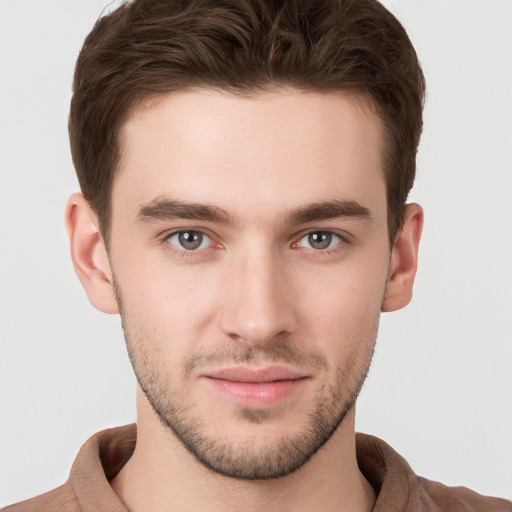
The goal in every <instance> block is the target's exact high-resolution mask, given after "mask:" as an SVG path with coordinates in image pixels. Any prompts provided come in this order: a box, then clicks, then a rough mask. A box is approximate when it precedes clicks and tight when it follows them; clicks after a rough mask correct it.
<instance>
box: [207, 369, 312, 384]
mask: <svg viewBox="0 0 512 512" xmlns="http://www.w3.org/2000/svg"><path fill="white" fill-rule="evenodd" d="M204 376H205V377H209V378H211V379H220V380H229V381H232V382H247V383H259V382H261V383H265V382H275V381H279V380H297V379H303V378H305V377H307V375H306V374H305V373H301V372H298V371H296V370H293V369H291V368H287V367H285V366H267V367H266V368H249V367H247V366H237V367H233V368H223V369H221V370H215V371H211V372H207V373H205V375H204Z"/></svg>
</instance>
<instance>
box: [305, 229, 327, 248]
mask: <svg viewBox="0 0 512 512" xmlns="http://www.w3.org/2000/svg"><path fill="white" fill-rule="evenodd" d="M308 238H309V244H310V245H311V247H313V248H314V249H327V247H329V245H331V241H332V235H331V234H330V233H326V232H323V231H320V232H318V233H311V234H310V235H309V237H308Z"/></svg>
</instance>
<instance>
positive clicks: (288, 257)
mask: <svg viewBox="0 0 512 512" xmlns="http://www.w3.org/2000/svg"><path fill="white" fill-rule="evenodd" d="M123 143H124V154H123V158H122V162H121V168H120V173H119V176H118V177H117V178H116V182H115V184H114V187H113V197H112V208H113V214H112V232H111V235H112V236H111V240H112V242H111V247H110V263H111V267H112V272H113V275H114V280H115V287H116V292H117V298H118V302H119V305H120V310H121V315H122V320H123V327H124V330H125V335H126V340H127V344H128V349H129V353H130V356H131V359H132V362H133V365H134V368H135V372H136V374H137V377H138V380H139V384H140V387H141V388H142V390H143V392H144V394H145V396H146V398H147V400H148V401H149V403H150V404H151V406H152V407H153V409H154V410H155V411H156V413H157V414H158V416H159V417H160V419H161V421H162V423H163V424H164V425H165V426H166V427H167V428H169V429H170V430H171V431H172V432H173V434H174V435H175V436H176V437H177V438H178V439H179V440H180V441H181V442H182V443H183V444H184V445H185V446H186V447H187V448H188V450H189V451H190V452H191V453H193V454H194V455H195V457H196V458H197V459H198V460H199V461H201V462H202V463H203V464H204V465H205V466H207V467H209V468H211V469H213V470H215V471H216V472H218V473H221V474H224V475H228V476H232V477H237V478H247V479H262V478H275V477H279V476H283V475H286V474H288V473H290V472H291V471H294V470H295V469H297V468H298V467H300V466H301V465H303V464H304V463H305V462H306V461H307V460H308V459H309V458H310V457H311V456H312V455H313V454H314V453H315V452H316V451H317V450H318V449H319V448H320V447H321V446H322V445H323V444H325V443H326V442H327V441H328V440H329V438H330V437H331V436H332V435H333V433H334V432H335V430H336V428H337V427H338V426H339V424H340V422H342V421H343V419H344V417H345V415H346V413H347V411H349V410H350V409H351V407H352V406H353V404H354V401H355V399H356V397H357V394H358V392H359V390H360V388H361V386H362V383H363V381H364V379H365V376H366V373H367V371H368V367H369V364H370V360H371V356H372V353H373V347H374V343H375V338H376V333H377V327H378V319H379V314H380V311H381V306H382V300H383V296H384V293H385V289H386V281H387V278H388V267H389V261H390V260H389V258H390V248H389V241H388V233H387V227H386V226H387V224H386V191H385V183H384V177H383V170H382V161H381V145H380V136H379V121H378V119H377V117H376V116H375V115H374V114H373V113H372V112H371V109H370V108H369V107H368V105H366V104H365V102H364V100H363V99H360V98H357V97H355V96H349V95H342V94H325V95H322V94H316V93H301V92H298V91H293V90H283V91H276V92H274V93H265V94H261V95H258V96H254V97H249V98H247V97H245V98H241V97H236V96H232V95H229V94H227V93H220V92H215V91H210V90H198V91H193V92H182V93H175V94H171V95H168V96H166V97H164V98H163V99H160V100H159V101H157V102H153V103H151V104H148V105H144V106H141V107H140V108H139V109H138V110H136V111H135V113H134V115H133V117H132V118H131V119H130V120H129V122H128V123H127V124H126V126H125V128H124V131H123Z"/></svg>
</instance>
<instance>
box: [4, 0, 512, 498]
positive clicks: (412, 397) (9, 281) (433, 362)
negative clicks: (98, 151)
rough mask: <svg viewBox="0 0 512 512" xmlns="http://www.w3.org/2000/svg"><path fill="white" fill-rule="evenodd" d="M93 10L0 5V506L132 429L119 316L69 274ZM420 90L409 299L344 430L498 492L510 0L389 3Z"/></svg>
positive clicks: (510, 452) (511, 406)
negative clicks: (72, 128) (103, 432)
mask: <svg viewBox="0 0 512 512" xmlns="http://www.w3.org/2000/svg"><path fill="white" fill-rule="evenodd" d="M106 4H107V0H87V1H85V0H80V1H78V0H48V1H42V0H0V237H1V238H0V505H6V504H7V503H11V502H14V501H18V500H21V499H25V498H28V497H31V496H33V495H36V494H39V493H42V492H44V491H47V490H49V489H51V488H54V487H56V486H57V485H60V484H61V483H63V482H64V480H65V479H66V478H67V474H68V471H69V468H70V466H71V464H72V462H73V460H74V457H75V455H76V453H77V451H78V449H79V447H80V445H81V444H82V443H83V442H84V441H85V440H86V439H87V438H88V437H89V436H90V435H91V434H93V433H94V432H96V431H97V430H100V429H102V428H104V427H108V426H114V425H119V424H124V423H128V422H131V421H133V420H134V419H135V408H134V388H135V381H134V378H133V376H132V371H131V367H130V366H129V363H128V360H127V357H126V354H125V348H124V341H123V337H122V333H121V328H120V322H119V319H118V317H116V316H112V317H109V316H106V315H103V314H101V313H99V312H97V311H95V310H94V309H93V308H92V306H90V305H89V303H88V302H87V299H86V297H85V294H84V293H83V291H82V289H81V287H80V284H79V282H78V280H77V279H76V277H75V276H74V274H73V270H72V267H71V263H70V261H69V256H68V248H67V240H66V236H65V232H64V227H63V210H64V205H65V202H66V199H67V197H68V195H69V194H70V193H72V192H73V191H75V190H77V184H76V179H75V177H74V172H73V167H72V164H71V159H70V154H69V149H68V141H67V133H66V120H67V119H66V118H67V110H68V103H69V99H70V95H71V93H70V88H71V79H72V72H73V66H74V61H75V59H76V57H77V54H78V51H79V48H80V45H81V43H82V41H83V39H84V37H85V35H86V34H87V33H88V31H89V30H90V28H91V27H92V24H93V22H94V21H95V19H96V17H97V16H98V15H99V13H100V12H101V11H102V9H103V7H104V6H105V5H106ZM387 5H390V6H391V10H392V11H393V12H394V13H395V14H396V15H397V16H398V18H399V19H400V20H401V21H402V22H403V24H404V25H405V27H406V28H407V29H408V31H409V34H410V36H411V39H412V40H413V43H414V44H415V46H416V48H417V50H418V53H419V55H420V58H421V60H422V63H423V66H424V70H425V74H426V76H427V80H428V85H429V98H428V105H427V109H426V115H425V123H426V125H425V131H424V136H423V141H422V144H421V149H420V154H419V168H418V174H419V175H418V180H417V185H416V187H415V189H414V191H413V193H412V195H411V199H413V200H415V201H418V202H420V203H421V204H422V205H423V206H424V208H425V212H426V226H425V232H424V239H423V243H422V249H421V261H420V271H419V274H418V278H417V285H416V290H415V298H414V300H413V302H412V304H411V305H410V306H409V307H407V308H406V309H405V310H403V311H400V312H397V313H392V314H388V315H385V316H384V317H383V320H382V325H381V332H380V335H379V343H378V350H377V353H376V358H375V361H374V365H373V368H372V372H371V375H370V378H369V380H368V382H367V385H366V386H365V389H364V391H363V394H362V396H361V398H360V401H359V407H358V415H359V420H358V429H359V430H361V431H364V432H368V433H372V434H374V435H377V436H380V437H382V438H384V439H385V440H386V441H387V442H389V443H390V444H391V445H392V446H393V447H394V448H395V449H397V450H398V451H399V452H400V453H401V454H402V455H404V456H405V457H406V458H407V460H408V461H409V463H410V464H411V466H412V467H413V469H414V470H415V471H416V472H417V473H418V474H421V475H424V476H426V477H428V478H431V479H435V480H440V481H443V482H444V483H447V484H450V485H459V484H462V485H466V486H468V487H471V488H474V489H475V490H477V491H479V492H481V493H484V494H493V495H500V496H503V497H508V498H512V400H511V396H512V371H511V366H512V268H511V267H512V254H511V253H512V250H511V249H512V242H511V238H512V228H511V226H512V201H511V196H512V177H511V176H512V165H511V164H512V157H511V146H512V92H511V91H512V57H511V55H512V1H510V0H486V1H485V2H483V1H481V0H448V1H447V0H429V1H428V2H427V1H423V2H419V1H413V0H391V1H388V2H387Z"/></svg>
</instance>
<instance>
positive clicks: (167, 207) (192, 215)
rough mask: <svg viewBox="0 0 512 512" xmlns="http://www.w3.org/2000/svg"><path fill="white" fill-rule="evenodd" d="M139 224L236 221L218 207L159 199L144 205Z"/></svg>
mask: <svg viewBox="0 0 512 512" xmlns="http://www.w3.org/2000/svg"><path fill="white" fill-rule="evenodd" d="M136 219H137V221H139V222H151V221H154V220H172V219H188V220H204V221H209V222H215V223H218V224H235V223H236V219H235V218H234V217H233V216H232V215H230V214H229V213H228V212H227V211H226V210H223V209H222V208H219V207H217V206H212V205H208V204H200V203H189V202H185V201H178V200H173V199H165V198H157V199H155V200H153V201H151V202H150V203H147V204H145V205H142V206H141V207H140V209H139V212H138V213H137V217H136Z"/></svg>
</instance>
